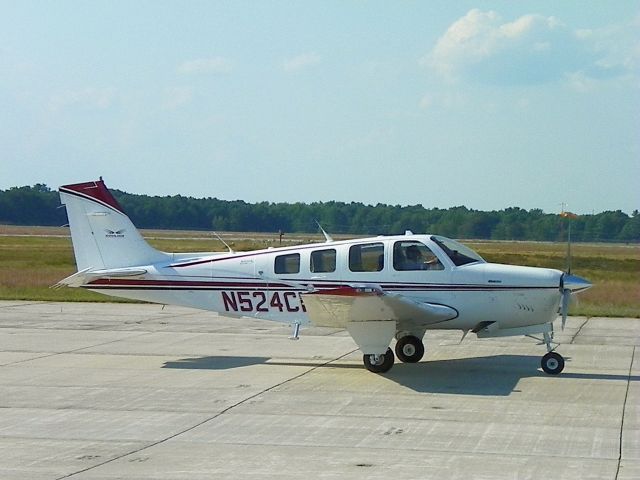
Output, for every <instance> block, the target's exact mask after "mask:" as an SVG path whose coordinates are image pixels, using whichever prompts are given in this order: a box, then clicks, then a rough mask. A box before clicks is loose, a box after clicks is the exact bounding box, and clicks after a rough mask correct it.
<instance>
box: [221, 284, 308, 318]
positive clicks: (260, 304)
mask: <svg viewBox="0 0 640 480" xmlns="http://www.w3.org/2000/svg"><path fill="white" fill-rule="evenodd" d="M222 303H223V305H224V309H225V311H227V312H258V313H267V312H273V311H278V312H288V313H295V312H299V311H301V310H302V311H303V312H306V311H307V309H306V308H305V306H304V303H303V302H302V297H301V296H300V293H299V292H264V291H260V290H258V291H256V290H253V291H249V290H246V291H242V290H241V291H229V292H227V291H223V292H222Z"/></svg>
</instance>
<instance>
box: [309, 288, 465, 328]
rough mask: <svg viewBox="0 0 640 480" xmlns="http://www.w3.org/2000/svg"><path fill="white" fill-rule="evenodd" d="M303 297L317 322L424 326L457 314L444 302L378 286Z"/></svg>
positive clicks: (310, 313) (338, 326)
mask: <svg viewBox="0 0 640 480" xmlns="http://www.w3.org/2000/svg"><path fill="white" fill-rule="evenodd" d="M302 297H303V301H304V305H305V307H306V309H307V315H308V316H309V319H310V320H311V323H313V324H315V325H317V326H327V327H337V328H345V327H346V325H347V323H349V322H373V321H387V320H393V321H396V322H412V323H415V324H419V325H425V326H426V325H431V324H434V323H439V322H444V321H447V320H451V319H453V318H456V317H457V316H458V312H457V311H456V310H455V309H453V308H451V307H448V306H446V305H438V304H433V303H425V302H417V301H415V300H412V299H410V298H407V297H405V296H403V295H399V294H393V293H388V292H385V291H384V290H382V289H381V288H378V287H366V288H364V287H341V288H337V289H331V290H319V291H315V292H309V293H304V294H302Z"/></svg>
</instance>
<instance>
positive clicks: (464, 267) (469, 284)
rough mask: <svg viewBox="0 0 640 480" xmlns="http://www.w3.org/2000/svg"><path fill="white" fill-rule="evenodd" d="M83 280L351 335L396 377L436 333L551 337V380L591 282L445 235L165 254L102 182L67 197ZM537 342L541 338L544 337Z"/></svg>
mask: <svg viewBox="0 0 640 480" xmlns="http://www.w3.org/2000/svg"><path fill="white" fill-rule="evenodd" d="M60 198H61V202H62V203H63V204H65V205H66V208H67V215H68V217H69V226H70V228H71V237H72V242H73V249H74V253H75V259H76V264H77V267H78V272H77V273H75V274H73V275H71V276H70V277H67V278H65V279H64V280H62V281H61V282H60V283H59V284H58V285H66V286H71V287H81V288H85V289H88V290H92V291H96V292H100V293H104V294H107V295H113V296H117V297H124V298H130V299H136V300H144V301H147V302H155V303H160V304H174V305H182V306H187V307H194V308H199V309H204V310H212V311H215V312H219V313H222V314H224V315H231V316H236V317H242V316H251V317H256V318H263V319H268V320H275V321H279V322H285V323H290V324H292V325H293V327H294V334H293V338H295V339H297V338H298V333H299V328H300V325H305V324H309V323H311V324H313V325H316V326H322V327H335V328H345V329H346V330H347V331H348V332H349V334H350V335H351V336H352V337H353V340H354V341H355V343H356V344H357V345H358V347H359V348H360V350H361V351H362V353H363V361H364V365H365V367H366V368H367V369H368V370H370V371H372V372H375V373H382V372H387V371H388V370H389V369H390V368H391V367H392V366H393V363H394V354H393V350H392V349H391V348H390V347H389V345H390V343H391V342H392V340H393V338H394V337H395V339H396V344H395V353H396V355H397V356H398V358H399V359H400V360H401V361H403V362H409V363H415V362H418V361H420V359H421V358H422V356H423V355H424V344H423V342H422V338H423V337H424V334H425V332H426V330H431V329H434V330H435V329H438V330H461V331H463V332H464V333H463V337H462V338H464V336H465V335H466V334H467V333H468V332H470V331H471V332H473V333H475V334H476V335H477V336H478V337H479V338H488V337H503V336H511V335H527V336H534V335H540V334H542V338H543V342H544V343H545V344H546V346H547V354H546V355H544V356H543V357H542V361H541V367H542V369H543V370H544V371H545V372H546V373H549V374H554V375H555V374H558V373H560V372H561V371H562V369H563V368H564V359H563V357H562V356H561V355H560V354H558V353H557V352H555V351H554V350H555V348H556V347H555V346H552V340H553V321H554V320H555V319H556V318H557V315H558V312H560V314H561V315H562V327H563V328H564V323H565V321H566V316H567V310H568V305H569V298H570V296H571V294H573V293H576V292H579V291H581V290H585V289H587V288H589V287H590V286H591V284H590V283H589V282H588V281H586V280H584V279H582V278H580V277H577V276H574V275H570V274H568V273H563V272H561V271H559V270H553V269H548V268H533V267H522V266H512V265H500V264H494V263H488V262H486V261H485V260H483V259H482V257H480V255H478V254H477V253H476V252H474V251H473V250H471V249H470V248H468V247H466V246H464V245H462V244H460V243H458V242H456V241H454V240H451V239H449V238H445V237H441V236H438V235H414V234H413V233H411V232H406V234H405V235H395V236H379V237H372V238H360V239H355V240H341V241H334V240H333V239H331V237H330V236H328V235H326V234H325V237H326V238H327V241H326V242H324V243H315V244H309V245H300V246H295V247H280V248H268V249H263V250H254V251H250V252H234V251H232V250H231V249H229V251H228V252H222V253H220V252H215V253H165V252H161V251H158V250H156V249H154V248H153V247H151V246H150V245H149V244H148V243H147V242H146V241H145V240H144V239H143V238H142V236H141V235H140V233H139V232H138V230H137V229H136V227H135V226H134V225H133V223H132V222H131V220H130V219H129V217H128V216H127V215H126V214H125V212H124V211H123V209H122V207H121V206H120V205H119V204H118V202H117V200H116V199H115V198H114V197H113V195H112V194H111V193H110V192H109V190H108V189H107V187H106V186H105V184H104V182H103V181H102V178H101V179H100V180H99V181H94V182H87V183H77V184H73V185H65V186H62V187H60ZM534 338H536V337H534Z"/></svg>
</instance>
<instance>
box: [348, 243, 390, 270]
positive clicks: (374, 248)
mask: <svg viewBox="0 0 640 480" xmlns="http://www.w3.org/2000/svg"><path fill="white" fill-rule="evenodd" d="M383 268H384V245H383V244H382V243H365V244H363V245H353V246H352V247H351V248H350V249H349V270H351V271H352V272H379V271H380V270H382V269H383Z"/></svg>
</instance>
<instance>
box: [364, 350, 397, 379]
mask: <svg viewBox="0 0 640 480" xmlns="http://www.w3.org/2000/svg"><path fill="white" fill-rule="evenodd" d="M362 361H363V362H364V366H365V367H366V369H367V370H369V371H370V372H373V373H385V372H388V371H389V370H390V369H391V367H393V361H394V356H393V351H392V350H391V349H390V348H387V351H386V352H385V353H382V354H378V355H374V354H365V355H363V356H362Z"/></svg>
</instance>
